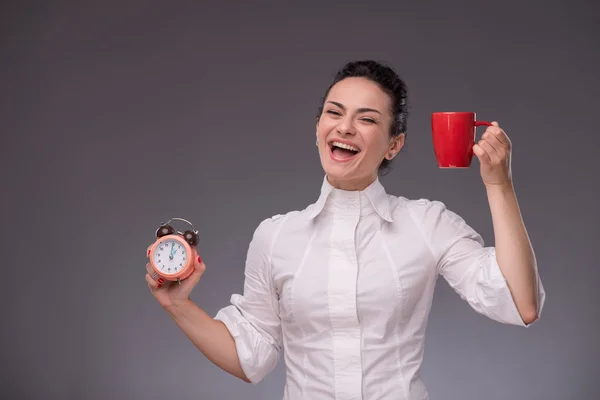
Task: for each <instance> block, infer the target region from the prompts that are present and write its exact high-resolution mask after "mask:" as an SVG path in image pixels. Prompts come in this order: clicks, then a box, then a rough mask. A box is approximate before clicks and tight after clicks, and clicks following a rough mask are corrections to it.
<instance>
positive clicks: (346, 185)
mask: <svg viewBox="0 0 600 400" xmlns="http://www.w3.org/2000/svg"><path fill="white" fill-rule="evenodd" d="M375 179H377V175H375V176H368V177H361V178H354V179H335V178H332V177H331V176H329V175H327V182H329V184H330V185H331V186H333V187H334V188H336V189H341V190H348V191H354V190H364V189H365V188H366V187H367V186H369V185H370V184H371V183H373V182H375Z"/></svg>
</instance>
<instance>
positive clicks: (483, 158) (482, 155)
mask: <svg viewBox="0 0 600 400" xmlns="http://www.w3.org/2000/svg"><path fill="white" fill-rule="evenodd" d="M473 153H475V155H476V156H477V158H478V159H479V162H480V163H482V164H490V163H491V162H492V160H491V159H490V156H489V155H488V153H487V152H486V151H485V150H484V149H482V148H481V146H479V144H475V145H474V146H473Z"/></svg>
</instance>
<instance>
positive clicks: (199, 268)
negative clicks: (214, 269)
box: [187, 253, 206, 285]
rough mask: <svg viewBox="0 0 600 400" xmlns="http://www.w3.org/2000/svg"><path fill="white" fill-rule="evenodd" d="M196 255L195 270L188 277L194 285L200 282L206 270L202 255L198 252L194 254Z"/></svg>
mask: <svg viewBox="0 0 600 400" xmlns="http://www.w3.org/2000/svg"><path fill="white" fill-rule="evenodd" d="M194 257H196V258H195V259H194V272H192V273H191V274H190V276H189V277H188V279H187V280H190V281H191V283H192V284H193V285H195V284H196V283H198V281H199V280H200V278H201V277H202V274H204V271H205V270H206V265H205V264H204V262H203V261H202V259H201V258H200V256H199V255H198V254H197V253H196V254H194Z"/></svg>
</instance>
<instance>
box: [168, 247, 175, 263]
mask: <svg viewBox="0 0 600 400" xmlns="http://www.w3.org/2000/svg"><path fill="white" fill-rule="evenodd" d="M173 247H175V243H171V254H169V259H170V260H172V259H173Z"/></svg>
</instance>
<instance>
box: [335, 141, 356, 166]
mask: <svg viewBox="0 0 600 400" xmlns="http://www.w3.org/2000/svg"><path fill="white" fill-rule="evenodd" d="M329 151H330V154H331V157H332V158H333V159H334V160H337V161H346V160H350V159H351V158H353V157H354V156H355V155H357V154H358V153H360V149H359V148H358V147H355V146H352V145H349V144H346V143H341V142H337V141H333V142H331V143H329Z"/></svg>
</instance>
